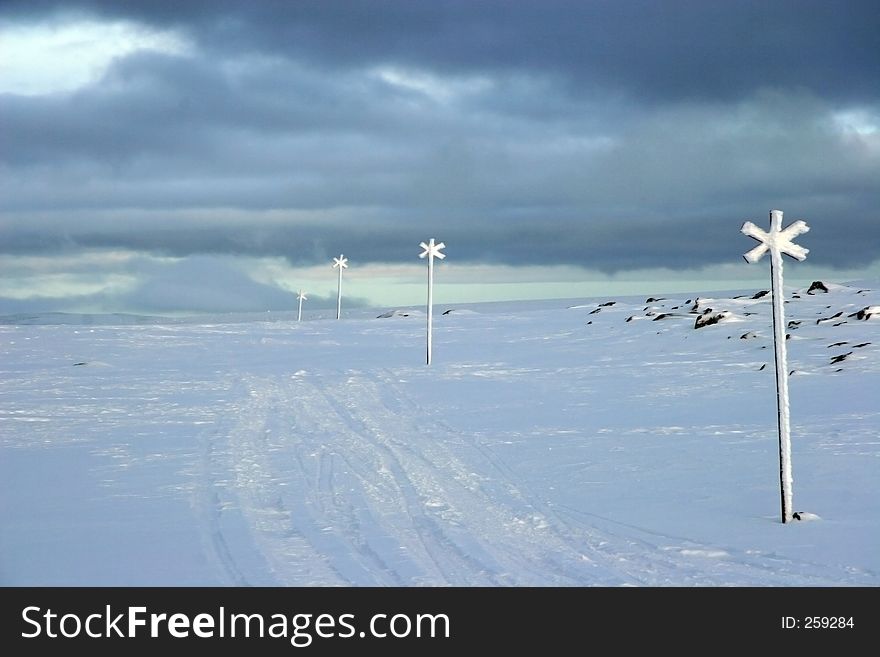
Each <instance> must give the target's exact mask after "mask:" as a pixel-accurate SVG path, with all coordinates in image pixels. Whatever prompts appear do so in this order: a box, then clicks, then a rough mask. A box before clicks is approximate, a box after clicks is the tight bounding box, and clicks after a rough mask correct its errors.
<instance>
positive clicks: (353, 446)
mask: <svg viewBox="0 0 880 657" xmlns="http://www.w3.org/2000/svg"><path fill="white" fill-rule="evenodd" d="M828 287H829V288H830V291H829V292H828V293H822V292H819V293H815V294H810V295H808V294H806V291H805V290H801V291H799V292H798V293H797V294H796V295H795V296H794V297H792V298H791V302H790V303H788V304H787V306H786V313H787V319H788V320H791V321H792V322H793V323H792V325H791V328H790V329H789V333H790V334H791V339H790V340H789V343H788V347H789V364H790V367H791V369H792V370H794V372H793V374H792V376H791V379H790V383H791V398H792V422H793V431H792V439H793V470H794V507H795V510H797V511H804V512H808V513H812V514H815V515H817V516H818V517H819V519H816V520H811V521H809V522H796V523H793V524H790V525H783V524H781V523H780V522H779V479H778V476H779V475H778V468H779V461H778V447H777V436H776V406H775V404H776V399H775V387H774V372H773V345H772V343H771V326H770V312H769V310H770V302H769V297H768V296H763V297H761V298H759V299H751V298H749V297H751V296H753V295H754V293H755V292H756V290H751V291H749V292H748V294H746V295H745V298H736V299H734V298H714V299H700V300H699V304H698V308H697V310H696V312H697V313H702V312H703V310H704V309H705V308H711V309H712V311H711V313H710V314H712V315H714V314H716V313H719V312H720V311H729V312H728V313H725V317H724V319H722V320H721V321H720V322H718V323H716V324H713V325H709V326H706V327H704V328H700V329H695V328H694V323H695V319H696V317H697V314H695V313H692V312H690V311H691V310H692V308H693V306H694V304H695V303H696V299H695V297H694V296H690V297H688V296H676V297H674V298H673V297H670V298H666V299H661V300H659V301H652V302H645V299H644V297H641V298H639V299H632V298H629V299H612V298H605V299H595V300H589V301H568V302H566V301H558V302H539V303H531V302H524V303H521V304H495V305H488V304H487V305H482V306H469V307H456V308H455V310H453V312H450V313H448V314H442V313H443V312H444V311H445V310H448V309H449V308H450V306H437V307H436V308H435V330H434V363H433V365H432V366H431V367H426V366H425V365H424V364H423V358H424V340H425V328H424V314H423V313H421V312H420V311H418V310H412V309H408V310H406V311H405V312H397V313H390V315H391V316H389V317H386V318H377V317H376V315H378V314H385V313H384V311H387V310H389V309H378V310H376V311H375V312H372V313H367V312H354V311H353V312H351V313H350V314H348V315H347V316H346V318H345V319H344V320H343V321H335V320H332V319H314V318H313V316H311V315H310V314H309V312H308V306H306V309H305V314H306V318H307V319H309V320H310V321H303V322H302V323H296V322H295V321H292V320H293V319H295V313H291V314H290V315H277V314H272V315H271V316H270V315H266V316H265V317H253V316H252V317H249V318H242V317H237V318H224V317H214V318H207V319H206V318H202V319H200V320H190V321H170V320H161V321H160V320H151V319H149V318H119V317H117V318H116V320H115V321H113V318H112V317H110V318H108V317H104V318H88V317H77V318H71V317H69V316H68V317H66V318H64V317H60V316H54V317H42V318H41V317H30V318H25V317H19V318H17V319H15V320H14V321H16V322H18V323H17V324H5V325H2V326H0V371H2V374H0V583H2V584H4V585H214V584H217V585H244V584H252V585H403V586H415V585H447V584H451V585H551V586H556V585H601V586H617V585H660V586H667V585H686V586H690V585H712V586H715V585H769V586H786V585H795V586H799V585H819V586H843V585H871V586H875V585H878V584H880V476H878V466H880V460H878V457H880V397H878V395H877V390H878V389H880V308H877V311H878V314H877V315H874V316H873V317H871V318H869V319H859V318H858V317H855V316H854V317H850V315H851V314H853V313H857V312H858V311H859V310H862V309H864V308H869V307H872V306H877V305H878V304H880V291H878V287H877V285H876V284H875V285H874V286H873V290H868V291H866V290H864V289H860V287H859V286H850V287H842V286H833V285H829V286H828ZM795 297H799V298H795ZM610 301H615V303H614V304H613V305H602V306H600V305H599V304H603V303H606V302H610ZM597 309H598V312H596V310H597ZM392 310H394V309H392ZM665 313H671V315H670V316H667V317H663V318H662V319H661V318H660V316H661V315H663V314H665ZM837 313H841V314H840V315H836V314H837ZM629 318H631V319H629ZM826 318H827V319H826ZM628 319H629V321H627V320H628ZM270 320H271V321H270ZM654 320H656V321H654ZM7 321H12V320H9V318H7ZM86 321H91V322H93V323H92V324H86V323H85V322H86ZM65 322H68V323H65ZM794 322H799V323H798V324H795V323H794ZM844 355H845V357H844V358H841V357H842V356H844ZM832 361H836V362H832Z"/></svg>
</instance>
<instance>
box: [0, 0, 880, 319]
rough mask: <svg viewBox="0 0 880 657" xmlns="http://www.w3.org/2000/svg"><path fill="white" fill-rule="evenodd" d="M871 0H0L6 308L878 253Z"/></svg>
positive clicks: (711, 283) (614, 277) (470, 291)
mask: <svg viewBox="0 0 880 657" xmlns="http://www.w3.org/2000/svg"><path fill="white" fill-rule="evenodd" d="M878 34H880V11H877V5H876V0H869V1H866V2H860V1H856V0H835V1H828V2H817V1H814V0H798V1H774V0H760V1H752V0H742V1H738V2H729V1H714V0H699V1H697V0H664V1H663V2H655V1H632V0H613V1H588V0H582V1H577V2H573V1H548V0H541V1H519V2H517V1H512V0H509V1H506V2H499V1H491V0H490V1H481V0H462V1H459V0H444V1H443V2H440V1H421V0H373V1H369V2H366V1H356V0H352V1H348V2H342V1H335V0H314V1H313V0H299V1H297V2H286V1H280V0H279V1H275V0H265V1H255V2H233V1H225V0H210V1H208V0H188V1H187V2H180V3H171V2H161V1H151V2H146V1H140V0H131V1H127V2H113V1H101V0H63V2H62V1H52V0H3V1H2V2H0V313H2V314H9V313H19V312H43V311H71V312H140V313H154V314H176V313H184V314H186V313H197V312H226V311H230V312H231V311H264V310H293V309H295V308H296V303H297V301H296V292H297V290H299V289H303V290H305V291H306V293H307V294H308V296H309V300H308V301H307V305H306V306H305V311H306V312H307V311H308V309H310V308H325V307H329V306H332V305H334V304H335V297H336V284H337V278H336V272H335V270H333V269H332V268H331V262H332V258H333V257H334V256H338V255H339V254H340V253H344V254H345V256H346V257H347V258H348V259H349V265H350V267H349V269H348V270H346V272H345V280H344V288H343V294H344V298H345V303H346V304H353V305H368V306H376V307H380V306H381V307H392V306H396V305H415V304H419V303H423V302H424V298H425V289H426V282H425V280H426V274H425V263H424V261H423V260H420V259H419V258H418V255H419V252H420V251H421V249H420V248H419V246H418V245H419V242H421V241H427V240H428V239H429V238H431V237H435V238H437V240H438V241H443V242H444V243H445V244H446V245H447V247H446V253H447V255H448V257H447V259H446V260H444V261H442V262H438V263H437V268H436V271H435V293H434V297H435V301H437V302H440V303H455V302H466V301H489V300H501V299H534V298H570V297H578V296H603V295H615V294H642V293H644V294H648V293H654V292H658V293H660V292H673V291H679V290H682V291H689V290H693V289H705V290H711V289H740V288H751V287H763V288H766V287H767V285H768V280H769V274H768V271H767V267H768V265H767V262H766V260H765V261H762V262H761V263H760V264H755V265H749V264H747V263H745V261H744V260H743V259H742V257H741V256H742V254H743V253H745V252H746V251H747V250H749V249H750V248H751V247H752V245H753V242H752V241H751V240H750V239H748V238H747V237H745V236H743V235H742V234H740V232H739V228H740V226H741V225H742V223H743V221H745V220H751V221H754V222H755V223H757V224H758V225H760V226H763V227H766V226H767V225H768V212H769V210H770V209H774V208H777V209H781V210H783V211H784V212H785V223H788V222H790V221H792V220H795V219H803V220H805V221H806V222H807V223H808V224H809V225H810V228H811V231H810V232H809V233H807V234H806V235H803V236H801V237H800V238H798V243H799V244H801V245H803V246H805V247H807V248H809V249H810V254H809V256H808V258H807V260H806V261H805V262H803V263H797V262H794V261H789V262H790V263H791V264H787V265H786V270H785V272H786V281H787V282H789V283H791V284H797V283H802V282H809V281H810V280H812V279H822V278H824V279H827V280H832V281H835V282H843V281H847V280H859V279H871V278H873V279H880V254H878V245H880V216H878V214H880V211H878V208H880V40H878V38H877V35H878Z"/></svg>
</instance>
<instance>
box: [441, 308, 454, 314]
mask: <svg viewBox="0 0 880 657" xmlns="http://www.w3.org/2000/svg"><path fill="white" fill-rule="evenodd" d="M451 312H455V308H450V309H449V310H444V311H443V314H444V315H448V314H449V313H451Z"/></svg>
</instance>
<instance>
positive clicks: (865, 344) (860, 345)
mask: <svg viewBox="0 0 880 657" xmlns="http://www.w3.org/2000/svg"><path fill="white" fill-rule="evenodd" d="M869 344H871V343H870V342H863V343H862V344H854V345H853V349H861V348H862V347H867V346H868V345H869Z"/></svg>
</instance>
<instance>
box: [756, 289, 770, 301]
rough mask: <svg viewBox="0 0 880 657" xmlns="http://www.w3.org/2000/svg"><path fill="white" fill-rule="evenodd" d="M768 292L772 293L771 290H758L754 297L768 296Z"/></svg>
mask: <svg viewBox="0 0 880 657" xmlns="http://www.w3.org/2000/svg"><path fill="white" fill-rule="evenodd" d="M768 294H770V290H761V291H760V292H756V293H755V294H754V295H753V296H752V299H760V298H761V297H766V296H767V295H768Z"/></svg>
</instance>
